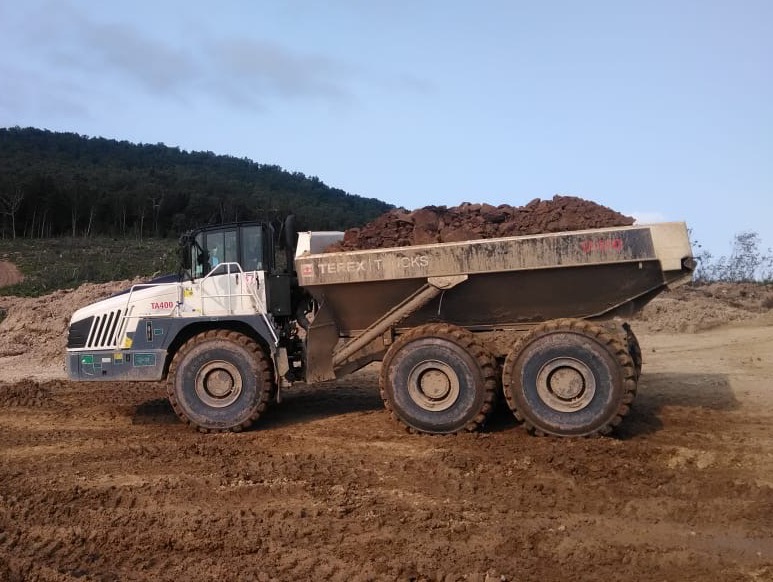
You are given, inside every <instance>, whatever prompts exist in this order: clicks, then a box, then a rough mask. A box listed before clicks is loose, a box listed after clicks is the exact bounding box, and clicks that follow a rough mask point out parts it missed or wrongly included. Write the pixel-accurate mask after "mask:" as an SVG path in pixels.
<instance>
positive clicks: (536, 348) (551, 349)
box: [503, 319, 637, 436]
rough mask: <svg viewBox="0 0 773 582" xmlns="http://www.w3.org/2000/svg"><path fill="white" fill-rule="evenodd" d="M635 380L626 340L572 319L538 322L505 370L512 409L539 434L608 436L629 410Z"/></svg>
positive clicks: (518, 346)
mask: <svg viewBox="0 0 773 582" xmlns="http://www.w3.org/2000/svg"><path fill="white" fill-rule="evenodd" d="M636 379H637V374H636V368H635V365H634V362H633V360H632V358H631V354H630V353H629V351H628V346H627V344H626V341H625V339H623V338H621V337H618V336H617V335H616V334H612V333H610V332H609V331H608V330H607V329H605V328H604V327H603V326H600V325H596V324H593V323H590V322H588V321H582V320H576V319H565V320H558V321H550V322H546V323H543V324H541V325H539V326H537V327H536V328H535V329H533V330H532V331H531V332H529V333H528V334H526V335H525V336H524V337H522V338H521V339H520V340H519V341H518V342H517V343H516V345H515V346H514V347H513V349H512V350H511V351H510V353H509V354H508V356H507V358H506V359H505V364H504V368H503V385H504V394H505V398H506V399H507V403H508V405H509V406H510V409H511V410H512V411H513V413H514V414H515V416H516V418H517V419H518V420H520V421H522V422H523V423H524V425H525V427H526V429H527V430H528V431H529V432H531V433H533V434H537V435H546V434H550V435H556V436H589V435H604V434H608V433H609V432H611V430H612V429H613V428H614V427H615V426H617V425H618V424H619V423H620V421H621V420H622V419H623V417H624V416H625V415H626V414H628V412H629V410H630V405H631V403H632V402H633V399H634V397H635V395H636Z"/></svg>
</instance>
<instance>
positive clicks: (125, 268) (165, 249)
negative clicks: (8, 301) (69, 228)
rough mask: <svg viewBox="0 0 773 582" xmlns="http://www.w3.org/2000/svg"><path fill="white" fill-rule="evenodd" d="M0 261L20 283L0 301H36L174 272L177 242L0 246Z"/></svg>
mask: <svg viewBox="0 0 773 582" xmlns="http://www.w3.org/2000/svg"><path fill="white" fill-rule="evenodd" d="M0 260H3V261H10V262H12V263H14V264H15V265H16V266H17V267H18V268H19V270H20V271H21V272H22V273H23V274H24V276H25V279H24V281H23V282H22V283H19V284H17V285H11V286H9V287H0V295H17V296H33V297H34V296H40V295H46V294H48V293H51V292H53V291H55V290H57V289H68V288H74V287H78V286H79V285H81V284H82V283H86V282H91V283H104V282H107V281H120V280H123V279H133V278H134V277H138V276H139V277H143V278H151V277H153V276H156V275H160V274H168V273H174V272H176V271H177V267H178V258H177V241H176V240H171V239H145V240H143V241H141V242H140V241H136V240H118V239H113V238H108V237H93V238H67V237H63V238H58V239H43V240H41V239H33V240H29V239H16V240H7V239H6V240H0Z"/></svg>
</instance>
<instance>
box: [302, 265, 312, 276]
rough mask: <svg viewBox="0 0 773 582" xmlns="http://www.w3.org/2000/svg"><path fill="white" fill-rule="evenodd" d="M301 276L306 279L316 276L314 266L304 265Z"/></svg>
mask: <svg viewBox="0 0 773 582" xmlns="http://www.w3.org/2000/svg"><path fill="white" fill-rule="evenodd" d="M301 275H302V276H304V277H311V276H313V275H314V266H313V265H303V266H302V267H301Z"/></svg>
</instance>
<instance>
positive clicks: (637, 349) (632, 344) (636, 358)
mask: <svg viewBox="0 0 773 582" xmlns="http://www.w3.org/2000/svg"><path fill="white" fill-rule="evenodd" d="M623 329H624V330H625V341H626V344H627V345H628V353H629V354H631V360H633V367H634V369H635V370H636V381H637V382H638V381H639V378H640V377H641V369H642V365H643V362H644V358H643V357H642V353H641V346H640V345H639V340H638V338H637V337H636V334H635V333H633V329H631V326H630V324H628V323H624V324H623Z"/></svg>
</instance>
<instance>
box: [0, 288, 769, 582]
mask: <svg viewBox="0 0 773 582" xmlns="http://www.w3.org/2000/svg"><path fill="white" fill-rule="evenodd" d="M95 291H96V289H95V288H91V289H88V290H86V291H83V290H74V291H71V292H60V293H59V294H57V295H55V296H52V297H48V298H38V299H36V300H31V299H30V300H22V299H19V298H3V297H0V308H3V309H5V310H6V312H7V316H6V319H5V320H4V321H3V322H2V323H0V336H2V338H3V339H2V342H0V366H2V369H1V370H0V580H9V581H14V580H46V581H60V580H61V581H65V580H100V581H103V580H104V581H110V580H258V581H265V580H280V581H284V580H341V581H344V580H346V581H350V580H355V581H356V580H360V581H365V580H427V581H435V580H437V581H451V580H468V581H480V582H484V581H487V582H493V581H502V580H509V581H531V580H539V581H552V580H566V579H572V580H630V581H638V580H641V581H644V580H647V581H649V580H669V581H670V580H680V581H691V580H695V581H697V580H700V581H706V580H723V581H724V580H727V581H733V580H749V581H769V580H773V380H771V378H773V360H771V357H770V356H771V353H773V311H770V310H769V309H767V308H765V307H764V306H765V305H766V304H767V303H768V302H769V296H768V295H766V293H767V291H766V290H765V289H764V288H763V291H762V292H761V294H759V293H758V291H759V289H758V288H757V287H750V288H748V289H745V290H744V288H742V287H732V288H728V289H726V290H724V291H723V290H722V288H721V287H713V288H711V289H708V288H707V289H703V290H689V291H680V292H679V293H674V294H668V295H667V296H665V297H663V298H662V299H658V300H656V302H654V303H653V304H651V305H650V306H649V307H648V308H647V309H645V311H644V312H643V313H642V316H641V318H640V319H639V320H638V321H634V322H633V323H634V326H635V329H636V331H637V333H638V335H639V339H640V342H641V344H642V347H643V352H644V373H643V375H642V378H641V382H640V388H639V394H638V396H637V400H636V402H635V404H634V408H633V410H632V412H631V414H630V415H629V416H628V417H627V418H626V419H625V420H624V422H623V424H622V425H621V426H620V427H619V429H618V431H617V433H616V434H615V436H614V437H609V438H594V439H553V438H536V437H530V436H528V435H527V434H526V432H525V431H524V430H523V429H522V428H521V427H519V426H518V425H517V424H516V422H515V420H514V419H513V418H512V416H511V414H510V413H509V411H507V410H506V407H505V406H500V408H499V410H498V411H497V413H496V414H495V416H494V417H493V418H492V420H491V422H490V423H489V424H488V425H487V427H486V429H485V430H484V431H483V432H482V433H478V434H465V435H458V436H448V437H430V436H416V435H411V434H408V433H406V432H405V431H404V430H402V429H401V427H400V426H399V425H397V424H396V423H395V422H394V421H392V420H390V418H389V417H388V415H387V413H386V412H385V411H384V409H383V407H382V403H381V401H380V398H379V394H378V385H377V375H376V374H377V367H375V366H372V367H369V368H366V369H365V370H363V371H361V372H358V373H357V374H355V375H353V376H351V377H349V378H348V379H346V380H345V381H340V382H336V383H329V384H326V385H318V386H313V387H301V388H294V389H292V390H289V391H286V392H284V393H283V396H282V400H283V401H282V402H281V403H280V404H277V405H276V406H274V407H273V408H272V409H271V410H270V411H269V413H268V414H267V415H266V416H265V418H263V419H261V421H259V423H258V426H256V428H255V429H254V430H251V431H248V432H246V433H243V434H226V435H202V434H198V433H196V432H194V431H192V430H191V429H189V428H186V427H185V426H183V424H182V423H180V422H179V421H178V420H177V418H176V417H175V415H174V413H173V412H172V410H171V407H170V406H169V404H168V403H167V401H166V400H165V399H164V397H163V388H162V387H161V386H159V385H156V384H140V383H136V384H128V383H105V384H102V383H93V384H89V383H77V382H68V381H66V380H65V379H64V373H63V370H62V366H61V361H60V359H59V358H57V357H56V354H57V352H59V353H60V355H61V353H62V350H63V343H62V342H63V335H62V334H63V328H62V326H63V325H65V324H66V319H67V314H65V315H62V313H60V310H62V309H64V308H65V307H74V306H75V304H77V303H78V302H82V303H85V302H86V300H88V301H91V300H94V299H95ZM755 293H757V295H755ZM25 338H26V339H25ZM25 342H26V343H25Z"/></svg>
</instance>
